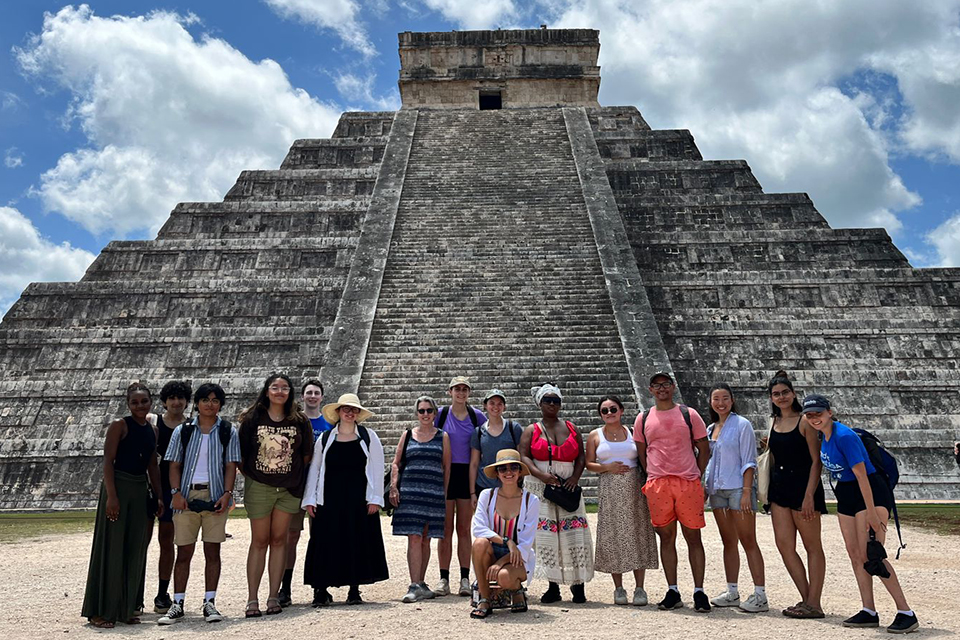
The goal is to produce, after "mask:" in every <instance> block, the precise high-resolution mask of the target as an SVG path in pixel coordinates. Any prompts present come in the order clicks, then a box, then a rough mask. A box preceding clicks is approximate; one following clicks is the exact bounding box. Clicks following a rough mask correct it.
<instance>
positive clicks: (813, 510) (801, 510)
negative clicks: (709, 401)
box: [767, 371, 827, 618]
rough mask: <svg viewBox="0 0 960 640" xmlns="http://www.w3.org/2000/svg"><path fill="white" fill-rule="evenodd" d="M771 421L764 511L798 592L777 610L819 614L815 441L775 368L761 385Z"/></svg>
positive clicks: (819, 488)
mask: <svg viewBox="0 0 960 640" xmlns="http://www.w3.org/2000/svg"><path fill="white" fill-rule="evenodd" d="M767 391H768V392H769V394H770V405H771V408H772V414H773V424H772V426H771V428H770V437H769V439H768V441H767V446H768V447H769V448H770V453H771V454H772V455H773V465H772V466H771V472H770V491H769V500H770V512H771V515H772V516H773V533H774V537H775V539H776V541H777V549H778V550H779V551H780V556H781V557H782V558H783V564H784V565H785V566H786V568H787V573H789V574H790V577H791V578H792V579H793V583H794V584H795V585H796V586H797V591H799V592H800V602H798V603H797V604H795V605H794V606H792V607H788V608H786V609H784V610H783V615H785V616H788V617H791V618H822V617H823V607H822V606H821V605H820V596H821V594H822V592H823V581H824V578H825V576H826V558H825V557H824V553H823V545H822V542H821V539H820V515H821V514H824V513H827V505H826V502H825V501H824V495H823V482H822V481H821V480H820V440H819V438H818V437H817V433H816V431H815V430H814V429H811V428H809V427H808V426H806V425H804V424H801V421H800V402H799V401H798V400H797V395H796V393H795V392H794V390H793V383H792V382H791V381H790V379H789V378H788V377H787V374H786V373H784V372H783V371H778V372H777V373H776V374H775V375H774V378H773V379H772V380H771V381H770V384H769V385H767ZM797 533H799V534H800V539H801V540H802V541H803V546H804V548H805V549H806V550H807V565H808V566H809V575H808V573H807V569H805V568H804V566H803V560H802V559H801V558H800V555H799V554H798V553H797Z"/></svg>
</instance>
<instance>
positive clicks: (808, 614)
mask: <svg viewBox="0 0 960 640" xmlns="http://www.w3.org/2000/svg"><path fill="white" fill-rule="evenodd" d="M783 615H785V616H787V617H788V618H796V619H819V618H824V617H826V616H825V615H824V613H823V611H820V610H819V609H814V608H813V607H811V606H810V605H808V604H806V603H805V602H801V603H799V604H798V605H796V606H794V607H790V608H788V609H784V610H783Z"/></svg>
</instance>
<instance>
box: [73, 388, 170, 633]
mask: <svg viewBox="0 0 960 640" xmlns="http://www.w3.org/2000/svg"><path fill="white" fill-rule="evenodd" d="M150 404H151V398H150V390H149V389H147V388H146V387H145V386H143V385H142V384H140V383H134V384H132V385H130V386H129V387H128V388H127V406H128V407H129V408H130V414H131V415H129V416H127V417H126V418H123V419H122V420H114V421H113V422H112V423H110V426H109V427H108V428H107V436H106V440H105V441H104V444H103V484H102V485H101V487H100V502H99V503H98V505H97V519H96V525H95V528H94V531H93V548H92V550H91V553H90V566H89V568H88V570H87V586H86V592H85V594H84V598H83V611H82V615H83V616H84V617H86V618H87V619H89V620H90V622H91V623H92V624H93V625H94V626H97V627H100V628H112V627H113V626H114V624H115V623H116V621H117V620H121V621H124V622H126V623H127V624H136V623H139V622H140V618H139V617H137V612H138V610H139V606H140V602H139V601H138V600H139V596H142V590H143V571H144V567H145V561H146V555H147V545H148V544H149V543H150V538H149V537H148V535H147V517H148V506H147V502H146V501H147V476H148V475H149V482H150V485H151V486H152V487H153V491H154V495H157V496H159V495H160V470H159V467H158V464H157V451H156V447H157V439H156V434H155V433H154V431H153V426H152V425H150V423H149V422H147V413H149V412H150ZM150 507H152V508H153V509H155V511H156V513H157V514H162V513H163V499H162V498H158V499H157V501H156V503H155V504H151V505H150Z"/></svg>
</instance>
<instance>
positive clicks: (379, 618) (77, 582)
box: [0, 514, 960, 640]
mask: <svg viewBox="0 0 960 640" xmlns="http://www.w3.org/2000/svg"><path fill="white" fill-rule="evenodd" d="M589 517H590V523H591V526H594V524H595V522H596V515H595V514H591V515H590V516H589ZM707 517H708V524H707V528H706V529H705V530H704V534H703V538H704V545H705V547H706V550H707V580H706V590H707V593H708V594H709V595H710V596H713V595H716V594H717V593H720V592H721V591H723V589H724V588H725V586H726V581H725V579H724V577H723V566H722V561H721V544H720V537H719V534H718V533H717V529H716V525H715V524H714V523H713V522H712V520H711V519H710V518H711V516H709V515H708V516H707ZM382 522H383V531H384V540H385V542H386V545H387V559H388V562H389V565H390V571H391V578H390V580H389V581H387V582H382V583H379V584H376V585H368V586H366V587H364V588H363V589H362V591H363V598H364V599H365V600H366V604H364V605H362V606H347V605H346V604H344V603H343V600H344V599H345V598H346V589H337V590H334V591H333V593H334V598H335V600H336V603H335V605H334V606H332V607H328V608H324V609H313V608H311V607H310V605H309V601H310V598H311V595H312V592H311V591H310V589H309V588H308V587H305V586H303V585H299V586H295V589H294V602H295V603H296V604H294V606H292V607H290V608H288V609H286V610H284V612H283V613H282V614H280V615H278V616H275V617H274V616H271V617H266V616H265V617H263V618H260V619H254V620H245V619H244V618H243V609H244V605H245V602H246V581H245V576H244V563H245V557H246V551H247V543H248V541H249V527H248V524H247V521H245V520H240V519H232V520H231V521H230V524H229V525H228V531H229V532H230V533H232V534H233V536H234V537H233V538H232V539H230V540H228V541H227V542H226V543H225V544H224V546H223V573H222V578H221V582H220V589H219V592H218V596H217V604H218V607H219V609H220V611H221V613H223V614H224V615H225V616H226V619H225V620H224V621H223V622H221V623H218V624H207V623H205V622H204V621H203V618H202V616H201V615H200V605H201V603H202V596H203V593H202V586H203V585H202V580H203V566H202V554H200V553H198V554H197V555H196V556H195V557H194V565H193V571H192V574H191V583H190V587H189V588H188V590H187V601H186V608H187V617H186V618H185V620H183V621H181V622H180V623H178V624H177V625H174V626H172V627H161V626H158V625H157V624H156V620H157V618H158V617H159V616H157V615H155V614H152V613H149V614H146V615H144V617H143V624H140V625H136V626H128V625H123V624H118V625H117V628H116V629H113V630H99V629H95V628H93V627H91V626H90V625H88V624H87V623H86V620H84V619H83V618H81V617H80V606H81V603H82V600H83V587H84V580H85V578H86V570H87V561H88V557H89V553H90V542H91V538H92V533H82V534H71V535H61V536H50V537H45V538H39V539H36V540H30V541H24V542H18V543H12V544H3V545H0V554H2V558H3V562H2V563H0V584H2V585H3V593H4V598H3V604H4V606H5V607H6V609H5V610H4V615H2V616H0V638H3V639H11V640H12V639H16V638H65V637H66V638H89V637H93V636H94V635H101V637H102V634H113V635H117V636H119V635H124V636H130V637H139V638H145V639H146V638H165V639H170V638H174V637H193V636H200V635H203V636H204V637H211V638H218V637H237V636H243V637H245V638H249V639H251V640H252V639H257V638H274V639H279V638H300V637H307V636H308V635H311V634H324V635H327V634H336V635H337V636H339V637H340V638H341V639H344V640H345V639H349V638H456V637H480V634H481V633H483V634H484V635H485V636H486V637H490V636H489V635H487V634H489V633H491V632H494V633H504V632H506V633H509V634H511V637H517V636H516V634H524V635H526V636H527V637H530V636H531V634H537V635H538V636H540V637H557V638H558V637H562V636H568V637H570V636H571V634H572V637H583V638H615V637H616V638H620V637H627V636H637V635H639V636H642V635H644V634H647V633H650V634H656V637H658V638H697V637H707V636H711V637H713V638H747V637H750V638H753V639H762V638H784V637H791V636H793V637H796V636H798V635H801V634H802V635H811V636H812V635H815V636H816V637H818V638H820V639H829V638H844V639H849V638H865V637H874V636H876V635H877V634H880V633H883V634H884V636H885V637H886V634H885V632H884V629H883V628H882V627H881V628H880V629H879V630H877V629H866V630H859V629H845V628H842V627H841V626H840V621H841V620H842V619H843V618H845V617H847V616H850V615H852V614H854V613H856V612H857V611H858V610H859V607H860V601H859V596H858V594H857V589H856V583H855V581H854V578H853V573H852V569H851V568H850V563H849V561H848V560H847V557H846V554H845V553H844V549H843V544H842V541H841V539H840V531H839V528H838V526H837V521H836V517H835V516H828V517H826V519H825V520H824V546H825V547H826V554H827V584H826V588H825V590H824V598H823V604H824V609H825V611H826V612H827V617H826V619H824V620H792V619H788V618H786V617H784V616H782V615H781V614H780V609H782V608H783V607H785V606H788V605H791V604H794V603H795V602H796V601H797V600H798V597H797V593H796V590H795V589H794V587H793V584H792V582H791V581H790V579H789V576H788V575H787V573H786V571H785V569H784V567H783V564H782V563H781V561H780V556H779V554H778V553H777V550H776V547H775V545H774V542H773V531H772V527H771V523H770V518H768V517H765V516H761V517H759V518H758V521H757V524H758V530H759V531H758V533H759V537H760V543H761V549H762V550H763V554H764V560H765V562H766V567H767V593H768V596H769V600H770V605H771V611H770V612H769V613H764V614H747V613H742V612H739V611H736V610H730V609H724V610H717V609H716V608H714V610H713V612H711V613H709V614H698V613H695V612H694V611H693V609H692V607H691V606H690V602H691V596H692V582H691V579H690V573H689V565H688V564H687V562H686V549H685V547H684V546H683V542H682V538H681V541H680V547H681V548H680V553H681V563H680V589H681V592H682V594H683V597H684V602H686V603H687V606H686V607H685V608H683V609H679V610H676V611H658V610H657V608H656V606H655V605H648V606H646V607H632V606H615V605H614V604H613V583H612V581H611V579H610V577H609V576H608V575H605V574H600V573H598V574H597V575H596V577H595V578H594V580H593V581H592V582H590V583H589V584H587V589H586V593H587V598H588V599H589V602H588V603H587V604H585V605H574V604H571V603H570V602H569V590H568V589H566V588H564V589H563V593H564V599H565V601H564V602H561V603H557V604H552V605H541V604H539V603H538V597H537V596H538V595H539V594H540V593H542V591H543V590H544V589H545V588H546V584H545V583H543V582H534V583H533V584H532V585H531V588H530V593H531V595H532V596H533V597H531V607H530V611H529V612H528V613H525V614H511V613H509V612H508V611H497V612H495V613H494V614H493V615H491V616H490V617H489V618H488V619H487V620H486V621H480V620H471V619H470V617H469V606H468V599H467V598H460V597H457V596H449V597H446V598H438V599H435V600H432V601H426V602H421V603H417V604H404V603H402V602H400V598H401V596H403V594H404V593H405V592H406V587H407V584H408V583H409V580H408V575H407V570H406V559H405V549H406V544H405V539H403V538H395V537H393V536H391V535H389V532H390V528H389V521H388V520H386V519H384V520H383V521H382ZM891 525H892V523H891ZM891 528H892V527H891ZM904 539H905V541H906V542H907V545H908V546H907V549H906V550H905V551H904V553H903V555H902V556H901V558H900V560H898V561H895V562H894V567H895V568H896V571H897V572H898V573H899V575H900V580H901V582H902V584H903V586H904V589H905V591H906V593H907V597H908V599H909V600H910V603H911V606H913V607H914V608H915V610H916V611H917V613H918V615H919V618H920V622H921V628H920V632H921V633H922V634H923V635H924V636H925V637H957V636H958V635H960V616H958V615H957V614H956V611H957V605H958V602H960V600H958V595H957V594H960V558H958V550H960V544H958V542H960V537H954V536H942V535H938V534H935V533H931V532H927V531H924V530H920V529H912V528H910V529H906V530H904ZM306 544H307V534H306V533H305V534H304V537H303V539H302V540H301V543H300V555H301V559H302V557H303V554H304V552H305V550H306ZM888 547H892V545H888ZM801 555H802V554H801ZM156 560H157V548H156V544H154V545H153V546H152V547H151V549H150V560H149V566H148V570H147V593H148V594H149V595H150V596H151V598H150V599H151V600H152V594H154V592H155V591H156V575H157V574H156ZM454 564H456V561H455V562H454ZM298 570H299V571H298V575H299V576H302V575H303V574H302V564H298ZM453 573H454V575H456V567H454V572H453ZM437 577H438V573H437V564H436V553H434V557H433V559H432V561H431V568H430V570H429V571H428V574H427V582H428V583H431V584H432V583H434V582H436V580H437ZM265 582H266V581H265V580H264V585H263V586H262V587H261V606H263V607H265V600H266V586H265ZM624 582H625V586H626V587H627V589H628V592H630V591H632V588H633V580H632V577H630V576H625V578H624ZM740 586H741V593H743V594H744V596H745V595H746V594H749V593H750V592H751V590H752V586H751V584H750V577H749V573H748V571H747V567H746V561H745V560H744V561H743V562H742V567H741V574H740ZM876 586H877V605H878V608H879V612H880V618H881V624H882V625H886V624H889V623H890V622H891V621H892V619H893V616H894V614H895V613H896V612H895V607H894V605H893V601H892V600H891V599H890V597H889V596H888V595H887V593H886V592H885V590H884V589H883V588H882V585H880V583H879V580H878V581H877V582H876ZM171 587H172V585H171ZM665 588H666V584H665V582H664V578H663V574H662V572H660V571H650V572H648V576H647V580H646V589H647V591H648V593H649V594H650V599H651V601H652V602H656V601H657V600H659V599H660V598H661V597H662V596H663V592H664V590H665ZM171 591H172V588H171ZM491 627H495V628H498V630H497V631H493V629H491ZM507 627H512V628H507ZM67 634H69V635H67Z"/></svg>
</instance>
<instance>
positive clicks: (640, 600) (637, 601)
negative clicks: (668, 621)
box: [633, 587, 648, 607]
mask: <svg viewBox="0 0 960 640" xmlns="http://www.w3.org/2000/svg"><path fill="white" fill-rule="evenodd" d="M647 602H648V600H647V592H646V591H644V590H643V587H637V588H636V589H634V590H633V606H635V607H645V606H647Z"/></svg>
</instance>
